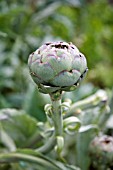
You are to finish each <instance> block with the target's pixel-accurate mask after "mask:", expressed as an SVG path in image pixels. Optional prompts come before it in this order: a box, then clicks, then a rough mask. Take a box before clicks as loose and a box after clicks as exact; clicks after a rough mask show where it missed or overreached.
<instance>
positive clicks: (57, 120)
mask: <svg viewBox="0 0 113 170" xmlns="http://www.w3.org/2000/svg"><path fill="white" fill-rule="evenodd" d="M51 100H52V119H53V122H54V127H55V135H56V136H62V131H63V130H62V129H63V123H62V122H63V118H62V110H61V95H60V96H59V97H58V98H57V99H55V98H54V97H53V95H51Z"/></svg>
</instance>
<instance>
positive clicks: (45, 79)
mask: <svg viewBox="0 0 113 170" xmlns="http://www.w3.org/2000/svg"><path fill="white" fill-rule="evenodd" d="M28 66H29V69H30V74H31V76H32V78H33V80H34V82H35V83H36V84H37V85H38V87H39V89H40V91H41V92H43V93H49V92H54V91H57V90H64V91H71V90H74V89H75V87H77V85H78V84H79V82H80V81H81V79H82V78H83V77H84V75H85V73H86V72H87V70H88V69H87V61H86V58H85V56H84V55H83V54H82V53H80V52H79V50H78V49H77V47H76V46H75V45H73V44H72V43H66V42H50V43H45V44H44V45H42V46H41V47H40V48H39V49H37V50H36V51H35V52H33V53H32V54H31V55H30V56H29V59H28Z"/></svg>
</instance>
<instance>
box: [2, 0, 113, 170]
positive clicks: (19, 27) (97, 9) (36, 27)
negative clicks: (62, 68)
mask: <svg viewBox="0 0 113 170" xmlns="http://www.w3.org/2000/svg"><path fill="white" fill-rule="evenodd" d="M112 37H113V3H112V0H57V1H55V0H25V1H22V0H5V1H4V0H0V109H1V111H0V112H1V115H0V116H1V117H0V121H1V122H2V123H1V125H2V124H3V125H2V126H3V127H2V128H3V130H2V131H1V132H2V134H5V135H2V136H5V139H4V140H1V141H0V151H1V152H5V147H6V148H8V149H9V150H11V151H12V150H14V149H15V147H17V148H18V147H19V148H24V147H31V145H32V147H33V148H36V147H39V146H40V145H42V142H36V141H38V140H39V141H40V139H41V138H42V137H41V136H40V135H39V136H38V140H37V133H38V134H39V131H38V132H37V127H36V126H35V124H36V123H37V122H38V121H42V122H46V116H45V113H44V105H45V104H47V103H50V99H49V97H48V95H42V94H40V93H38V89H37V88H36V86H35V85H34V83H33V82H32V80H31V78H30V76H29V71H28V67H27V60H28V56H29V54H30V53H31V52H32V51H35V49H37V48H38V47H39V46H40V45H42V44H43V43H44V42H49V41H57V40H63V41H67V42H70V41H72V42H73V43H74V44H75V45H77V47H78V48H79V49H80V51H82V52H83V53H84V54H85V55H86V58H87V60H88V67H89V72H88V75H87V79H86V80H85V81H84V84H83V85H82V86H81V87H80V88H79V89H77V90H76V91H74V92H70V93H66V94H64V96H63V100H65V99H66V98H70V99H71V100H72V104H74V103H76V102H77V101H78V100H83V99H84V98H85V97H88V96H90V95H92V94H93V93H96V91H97V90H98V89H99V88H102V89H105V90H106V93H107V95H106V96H108V98H107V100H105V102H103V100H102V102H101V101H99V103H98V102H97V103H96V105H95V106H92V105H91V101H90V102H89V105H88V106H87V105H86V106H85V108H84V107H83V108H81V105H80V106H78V110H77V111H78V112H77V113H79V111H80V114H79V116H78V115H77V116H78V117H79V118H80V120H81V121H82V122H83V123H82V125H83V126H88V127H87V128H86V127H85V128H86V131H85V130H81V131H82V133H80V134H76V135H75V138H73V140H72V141H71V140H70V138H69V137H67V136H66V139H67V144H66V147H67V149H66V150H65V152H64V156H65V157H66V159H67V160H68V162H69V163H72V164H75V162H76V164H77V165H78V166H80V167H81V169H82V170H88V167H89V165H90V160H89V156H88V147H89V143H90V141H91V139H92V136H96V133H97V128H96V127H95V126H94V125H98V126H99V127H100V129H101V132H102V133H106V134H108V135H112V133H113V127H112V123H111V122H112V121H111V120H112V113H113V106H112V103H113V99H112V97H111V96H112V92H111V89H112V87H113V67H112V65H113V56H112V55H113V38H112ZM86 101H87V100H86ZM106 101H107V104H106ZM102 103H104V104H102ZM103 105H104V106H106V105H107V106H108V105H109V106H110V108H111V111H110V112H109V113H108V110H106V107H104V109H103ZM5 108H15V109H17V110H24V112H25V113H23V111H22V113H21V112H20V113H18V111H17V110H16V111H15V112H16V113H15V117H14V116H13V118H11V119H10V114H9V111H7V109H6V110H5V113H6V114H5V116H6V117H4V114H3V113H4V111H3V109H5ZM81 109H83V110H84V109H85V111H82V112H81ZM7 112H8V113H7ZM10 112H11V115H12V114H13V112H14V110H12V111H11V110H10ZM26 113H27V115H26ZM74 113H75V112H74ZM100 113H104V114H100ZM105 113H108V114H105ZM7 114H8V117H7ZM86 114H87V115H88V117H86ZM16 115H17V116H16ZM23 115H24V116H23ZM94 115H95V117H94ZM100 115H101V116H100ZM103 115H104V116H103ZM106 115H107V116H106ZM86 118H87V120H86ZM92 118H93V119H92ZM12 119H14V120H13V123H12ZM18 120H19V121H18ZM14 122H21V123H20V124H15V123H14ZM28 123H29V129H28ZM89 125H90V126H89ZM102 125H103V126H102ZM9 127H10V128H9ZM85 128H84V129H85ZM95 129H96V130H95ZM13 130H15V131H13ZM92 131H93V132H92ZM3 132H4V133H3ZM11 132H13V133H11ZM17 134H18V135H17ZM28 138H30V139H29V140H28ZM6 139H8V141H10V142H9V144H7V143H4V142H3V141H6ZM27 140H28V141H27ZM32 140H33V141H32ZM83 140H84V141H85V142H84V145H82V144H83V143H80V141H83ZM20 141H21V142H20ZM26 141H27V142H26ZM75 141H76V142H75ZM14 143H15V144H14ZM75 143H76V146H75ZM15 145H16V146H15ZM10 146H12V147H11V148H10ZM73 147H74V148H75V149H73ZM80 148H82V149H80ZM76 153H77V154H76ZM76 155H77V156H76ZM86 155H87V156H86ZM50 156H51V155H50ZM52 156H53V155H52ZM85 158H86V159H85ZM75 159H76V161H75ZM86 162H87V163H86ZM15 167H16V168H15ZM91 167H92V165H91ZM0 168H3V170H4V169H6V170H8V168H10V165H7V167H6V166H2V167H0ZM23 168H26V170H31V169H33V170H35V167H32V168H31V167H29V166H28V165H26V166H24V163H23V162H21V165H20V164H19V165H16V164H15V165H12V169H14V170H15V169H17V170H21V169H23ZM30 168H31V169H30ZM39 169H40V167H39ZM42 170H43V169H42ZM103 170H104V169H103ZM105 170H106V169H105Z"/></svg>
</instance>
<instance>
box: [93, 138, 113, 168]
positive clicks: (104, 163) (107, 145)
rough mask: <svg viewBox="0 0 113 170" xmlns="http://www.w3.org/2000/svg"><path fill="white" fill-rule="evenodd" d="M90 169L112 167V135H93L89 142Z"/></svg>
mask: <svg viewBox="0 0 113 170" xmlns="http://www.w3.org/2000/svg"><path fill="white" fill-rule="evenodd" d="M90 159H91V165H90V167H91V169H94V170H112V169H113V137H112V136H108V135H102V136H98V137H95V138H94V139H93V140H92V142H91V144H90Z"/></svg>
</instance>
